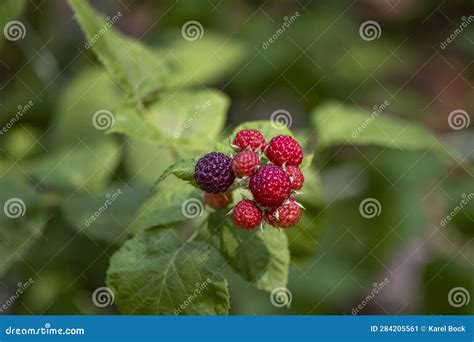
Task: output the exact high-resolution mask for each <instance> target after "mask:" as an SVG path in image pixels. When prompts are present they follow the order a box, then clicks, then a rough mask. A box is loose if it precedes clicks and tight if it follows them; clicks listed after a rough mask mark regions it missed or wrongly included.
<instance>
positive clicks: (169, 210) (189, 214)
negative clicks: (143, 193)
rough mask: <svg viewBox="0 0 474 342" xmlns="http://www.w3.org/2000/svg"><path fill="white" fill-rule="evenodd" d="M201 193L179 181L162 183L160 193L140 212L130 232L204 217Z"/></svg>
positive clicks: (143, 206)
mask: <svg viewBox="0 0 474 342" xmlns="http://www.w3.org/2000/svg"><path fill="white" fill-rule="evenodd" d="M203 211H204V204H203V202H202V199H201V192H200V191H198V190H196V189H194V188H192V187H189V186H188V185H187V184H184V183H183V182H181V181H178V180H172V181H167V182H164V183H161V185H160V187H159V189H158V191H157V192H156V193H155V194H154V195H153V196H151V197H150V198H149V199H148V200H147V201H146V202H145V203H144V204H143V205H142V206H141V207H140V209H139V210H138V212H137V214H136V217H135V219H134V220H133V223H132V225H131V227H130V231H131V232H132V233H133V234H135V233H138V232H140V231H143V230H145V229H148V228H151V227H157V226H166V225H170V224H173V223H176V222H180V221H184V220H188V219H192V218H198V217H200V216H202V214H203Z"/></svg>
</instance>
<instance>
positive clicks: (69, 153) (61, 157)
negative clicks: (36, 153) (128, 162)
mask: <svg viewBox="0 0 474 342" xmlns="http://www.w3.org/2000/svg"><path fill="white" fill-rule="evenodd" d="M119 160H120V149H119V146H118V144H116V143H115V142H114V141H113V139H112V138H111V137H109V139H107V140H103V141H100V142H99V141H97V142H95V143H94V144H92V145H89V144H87V143H84V142H78V143H77V144H76V145H75V146H73V147H65V148H62V149H59V150H56V151H51V152H50V153H49V154H47V155H44V156H42V157H39V158H37V159H34V160H32V161H30V162H28V163H25V169H27V170H28V172H29V173H30V174H31V175H33V176H34V177H35V179H36V180H37V181H38V182H39V184H41V185H43V186H48V187H53V188H58V189H64V190H73V189H78V190H88V191H90V192H92V193H97V192H100V191H101V190H102V189H104V187H105V185H106V183H107V181H108V180H109V178H110V177H111V176H112V174H113V172H114V169H115V167H116V166H117V164H118V162H119Z"/></svg>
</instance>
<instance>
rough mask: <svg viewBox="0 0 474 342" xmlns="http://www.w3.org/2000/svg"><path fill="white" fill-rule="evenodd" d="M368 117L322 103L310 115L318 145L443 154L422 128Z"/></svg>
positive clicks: (443, 150)
mask: <svg viewBox="0 0 474 342" xmlns="http://www.w3.org/2000/svg"><path fill="white" fill-rule="evenodd" d="M376 113H377V112H374V113H372V114H369V113H368V112H367V113H366V112H364V111H362V110H359V109H357V108H354V107H350V106H345V105H342V104H338V103H333V102H330V103H326V104H323V105H321V106H319V107H317V108H316V109H315V110H314V111H313V114H312V118H313V124H314V125H315V127H316V130H317V134H318V138H319V144H320V146H321V147H322V148H327V147H330V146H334V145H341V144H353V145H377V146H383V147H388V148H393V149H400V150H431V149H434V150H435V151H437V152H438V153H439V152H441V153H446V151H447V150H446V149H445V148H444V147H443V146H442V145H441V144H440V143H439V142H438V141H437V139H436V138H435V137H434V136H433V135H432V134H431V133H430V132H428V131H427V130H426V129H424V128H423V127H421V126H419V125H417V124H415V123H411V122H403V121H400V120H397V119H394V118H391V117H389V116H388V115H387V114H385V113H383V112H382V113H380V114H376Z"/></svg>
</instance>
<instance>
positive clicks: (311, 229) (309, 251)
mask: <svg viewBox="0 0 474 342" xmlns="http://www.w3.org/2000/svg"><path fill="white" fill-rule="evenodd" d="M298 200H299V199H298ZM284 232H285V233H286V235H287V237H288V243H289V248H290V253H291V260H292V261H293V262H294V261H296V260H300V261H305V260H307V258H309V257H311V256H313V255H314V254H315V253H316V251H317V250H318V248H319V246H320V244H321V237H322V233H323V232H324V218H323V215H322V213H321V212H319V211H317V210H314V209H313V208H306V210H302V211H301V219H300V221H299V222H298V223H297V224H296V225H295V226H294V227H292V228H291V229H285V230H284Z"/></svg>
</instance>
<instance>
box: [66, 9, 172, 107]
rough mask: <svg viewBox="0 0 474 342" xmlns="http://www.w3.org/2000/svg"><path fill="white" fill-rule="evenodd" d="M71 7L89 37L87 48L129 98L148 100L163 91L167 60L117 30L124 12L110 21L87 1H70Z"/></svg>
mask: <svg viewBox="0 0 474 342" xmlns="http://www.w3.org/2000/svg"><path fill="white" fill-rule="evenodd" d="M69 4H70V5H71V7H72V8H73V10H74V13H75V17H76V19H77V21H78V22H79V25H80V26H81V29H82V30H83V32H84V34H85V36H86V39H87V42H86V48H88V47H87V46H90V47H92V49H93V51H94V52H95V53H96V54H97V57H98V58H99V59H100V61H101V62H102V63H103V64H104V66H105V68H106V69H107V70H108V71H109V72H110V74H111V75H112V77H114V78H115V79H116V80H117V81H118V83H119V84H120V85H121V87H122V88H123V89H124V91H125V93H126V94H127V95H132V96H133V97H135V98H136V99H144V98H145V97H146V96H147V95H149V94H150V93H152V92H154V91H156V90H158V89H160V88H162V86H163V84H164V81H165V78H166V75H167V74H168V72H169V70H168V66H167V63H165V61H164V56H163V55H162V54H161V53H159V52H158V51H154V50H152V49H150V48H148V47H146V46H145V45H142V44H141V43H139V42H137V41H135V40H132V39H130V38H128V37H126V36H124V35H123V34H121V33H119V32H118V31H116V30H115V28H114V27H113V25H114V23H115V22H117V21H120V20H121V18H122V13H121V12H120V11H119V12H117V13H116V14H114V15H112V16H111V18H110V20H109V21H106V20H105V18H104V16H102V15H100V14H99V13H97V12H96V11H95V10H94V8H93V7H92V6H90V5H89V4H88V3H87V2H86V1H83V0H69Z"/></svg>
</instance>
